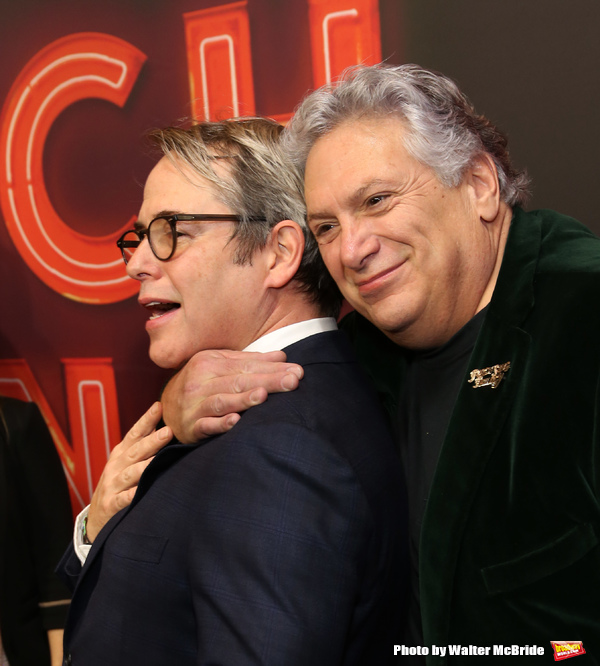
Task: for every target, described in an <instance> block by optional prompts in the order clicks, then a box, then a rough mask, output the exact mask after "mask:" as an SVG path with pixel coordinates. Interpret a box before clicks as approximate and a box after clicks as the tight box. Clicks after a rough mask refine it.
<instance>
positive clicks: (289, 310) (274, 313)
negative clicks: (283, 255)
mask: <svg viewBox="0 0 600 666" xmlns="http://www.w3.org/2000/svg"><path fill="white" fill-rule="evenodd" d="M264 305H265V307H264V308H261V309H262V310H263V313H265V316H264V317H263V318H262V322H261V324H260V325H259V326H258V327H257V328H256V330H255V332H254V333H253V334H252V335H249V336H248V341H247V342H246V344H245V345H244V347H243V348H245V347H247V346H248V345H250V344H251V343H252V342H254V341H255V340H258V339H259V338H262V337H263V336H264V335H267V334H268V333H272V332H273V331H277V330H278V329H280V328H283V327H284V326H290V325H291V324H297V323H299V322H301V321H307V320H308V319H316V318H318V317H323V316H325V315H323V313H322V312H321V311H320V309H319V308H318V307H317V306H316V305H315V304H314V303H313V302H312V301H311V300H310V298H309V297H308V296H307V295H306V294H304V293H303V292H300V291H298V290H297V289H295V288H294V289H290V290H285V288H284V289H283V290H281V291H279V290H278V293H277V294H275V295H274V298H272V299H269V302H268V303H265V304H264Z"/></svg>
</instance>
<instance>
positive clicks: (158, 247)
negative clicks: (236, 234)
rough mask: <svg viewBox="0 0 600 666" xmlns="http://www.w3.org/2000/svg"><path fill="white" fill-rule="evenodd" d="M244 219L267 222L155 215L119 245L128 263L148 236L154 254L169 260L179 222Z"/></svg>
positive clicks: (223, 217)
mask: <svg viewBox="0 0 600 666" xmlns="http://www.w3.org/2000/svg"><path fill="white" fill-rule="evenodd" d="M244 219H246V220H248V221H249V222H266V218H264V217H248V218H244V217H242V216H241V215H218V214H199V215H169V216H167V217H155V218H154V219H153V220H152V222H150V224H149V225H148V227H147V228H146V229H130V230H129V231H126V232H125V233H124V234H123V235H122V236H121V238H119V240H118V241H117V247H118V248H119V249H120V250H121V254H122V255H123V261H124V262H125V263H128V262H129V260H130V259H131V257H132V256H133V253H134V252H135V251H136V250H137V248H138V247H139V245H140V243H141V242H142V241H143V240H144V238H145V237H147V238H148V242H149V243H150V249H151V250H152V252H153V254H154V256H155V257H156V258H157V259H160V261H167V260H169V259H170V258H171V257H172V256H173V255H174V254H175V250H176V249H177V226H176V225H177V222H242V221H243V220H244Z"/></svg>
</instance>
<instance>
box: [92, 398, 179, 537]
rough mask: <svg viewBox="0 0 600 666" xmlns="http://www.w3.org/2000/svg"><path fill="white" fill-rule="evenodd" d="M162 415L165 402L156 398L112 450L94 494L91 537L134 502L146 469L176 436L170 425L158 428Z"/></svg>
mask: <svg viewBox="0 0 600 666" xmlns="http://www.w3.org/2000/svg"><path fill="white" fill-rule="evenodd" d="M161 416H162V407H161V404H160V403H159V402H156V403H154V404H153V405H152V407H150V409H149V410H148V411H147V412H146V413H145V414H144V415H143V416H142V417H141V418H140V419H139V420H138V421H137V422H136V423H135V424H134V425H133V427H132V428H131V429H130V430H129V432H128V433H127V435H125V437H124V438H123V440H122V441H121V442H120V443H119V444H118V445H117V446H116V447H115V448H114V449H113V450H112V452H111V454H110V457H109V460H108V462H107V463H106V466H105V468H104V471H103V472H102V476H101V477H100V480H99V482H98V485H97V486H96V489H95V490H94V494H93V496H92V501H91V505H90V511H89V514H88V523H87V525H88V535H89V537H90V540H91V541H93V539H94V538H95V537H96V535H97V534H98V532H99V531H100V530H101V529H102V527H104V525H105V524H106V523H107V522H108V521H109V520H110V519H111V518H112V516H114V515H115V513H117V512H118V511H120V510H121V509H123V508H125V507H126V506H128V505H129V504H130V503H131V501H132V499H133V496H134V495H135V491H136V490H137V486H138V483H139V481H140V478H141V476H142V474H143V473H144V470H145V469H146V467H147V466H148V465H149V464H150V463H151V462H152V460H153V459H154V456H155V455H156V454H157V453H158V452H159V451H160V450H161V449H162V448H163V447H164V446H165V445H166V444H168V443H169V442H170V441H171V439H172V438H173V432H172V430H171V428H169V427H168V426H164V427H162V428H160V429H159V430H156V431H155V427H156V425H157V424H158V423H159V421H160V419H161Z"/></svg>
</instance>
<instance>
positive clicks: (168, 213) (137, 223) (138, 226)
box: [133, 210, 184, 231]
mask: <svg viewBox="0 0 600 666" xmlns="http://www.w3.org/2000/svg"><path fill="white" fill-rule="evenodd" d="M171 215H184V213H183V212H182V211H180V210H161V211H159V212H158V213H156V215H154V217H153V218H152V220H155V219H156V218H157V217H171ZM152 220H151V221H152ZM147 226H148V225H147V224H144V223H143V222H140V220H136V221H135V222H134V224H133V228H134V229H135V230H136V231H141V230H142V229H145V228H146V227H147Z"/></svg>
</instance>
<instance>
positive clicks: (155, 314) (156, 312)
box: [144, 301, 181, 320]
mask: <svg viewBox="0 0 600 666" xmlns="http://www.w3.org/2000/svg"><path fill="white" fill-rule="evenodd" d="M144 307H145V308H146V310H148V311H149V312H150V317H149V318H148V319H149V320H152V319H158V318H159V317H162V316H163V315H165V314H167V312H171V310H175V309H177V308H179V307H181V305H180V304H179V303H162V302H160V301H152V303H146V304H145V305H144Z"/></svg>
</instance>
